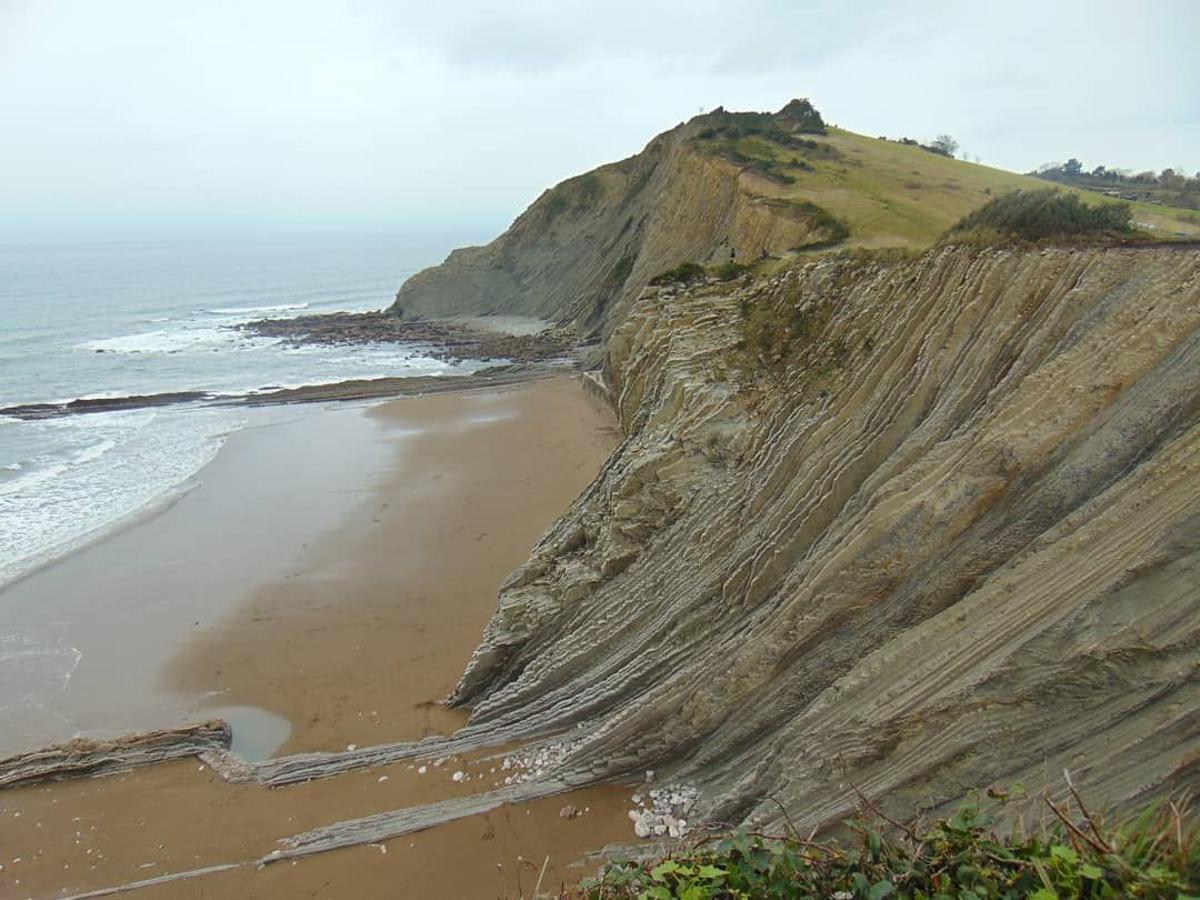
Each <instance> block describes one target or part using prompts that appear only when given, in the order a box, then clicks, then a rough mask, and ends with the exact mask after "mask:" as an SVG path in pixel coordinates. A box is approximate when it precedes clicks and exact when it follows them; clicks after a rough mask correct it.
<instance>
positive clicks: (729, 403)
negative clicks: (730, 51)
mask: <svg viewBox="0 0 1200 900" xmlns="http://www.w3.org/2000/svg"><path fill="white" fill-rule="evenodd" d="M763 322H766V323H767V324H768V325H769V326H770V327H769V328H765V329H761V331H763V332H765V333H766V334H767V335H768V338H764V339H762V340H761V341H760V340H759V338H758V337H757V335H758V334H759V332H756V331H755V330H754V329H755V323H760V324H761V323H763ZM1198 326H1200V253H1198V252H1196V251H1195V250H1194V249H1192V250H1172V249H1156V248H1151V249H1132V248H1120V249H1112V248H1109V249H1063V248H1059V249H1033V250H1021V249H976V248H968V247H943V248H938V249H935V250H932V251H930V252H928V253H926V254H925V255H924V256H922V257H920V258H919V259H915V260H907V261H898V262H886V263H885V262H880V261H872V260H870V259H853V258H848V257H835V258H825V259H821V260H818V261H813V262H809V263H807V264H799V265H797V266H796V267H794V268H792V269H791V270H788V271H786V272H784V273H783V274H780V275H778V276H777V277H774V278H772V279H771V280H769V281H760V282H750V281H746V282H742V283H738V284H733V285H729V284H721V285H718V284H713V283H709V284H706V285H703V286H700V287H696V288H693V289H686V290H685V289H678V288H650V289H647V291H646V292H644V293H643V294H642V295H641V296H640V298H639V299H638V300H637V302H636V303H635V304H634V305H633V306H632V308H631V310H630V313H629V315H628V316H627V317H626V318H625V319H624V321H623V322H622V323H621V324H620V325H618V326H617V327H616V328H615V330H614V332H613V333H612V335H611V338H610V339H609V341H608V343H607V350H606V361H605V366H604V373H603V374H604V387H605V388H606V390H607V393H608V394H609V395H610V396H611V398H612V399H613V402H614V405H615V407H616V410H617V413H618V416H619V419H620V423H621V426H622V428H623V430H624V435H625V437H624V440H623V442H622V443H621V445H620V446H619V448H618V449H617V450H616V451H615V453H614V454H613V456H612V457H611V459H610V460H609V461H608V462H607V463H606V464H605V466H604V467H603V469H602V470H601V472H600V473H599V475H598V476H597V477H596V479H595V480H594V481H593V483H592V484H591V485H590V486H589V487H588V488H587V489H586V490H585V492H584V493H583V494H582V495H581V496H580V497H579V498H578V499H577V500H576V502H575V503H574V504H573V505H572V506H571V507H570V508H569V510H568V511H567V512H566V513H565V514H564V515H563V516H562V517H561V518H560V520H559V521H558V522H557V523H556V524H555V525H554V526H553V527H552V528H551V529H550V530H549V531H548V532H547V533H546V534H545V535H544V536H543V538H542V539H541V540H540V542H539V543H538V544H537V546H536V547H535V548H534V550H533V553H532V556H531V558H530V559H529V560H528V562H526V563H525V564H524V565H523V566H522V567H521V568H520V569H519V570H518V571H517V572H515V573H514V574H513V575H512V576H511V577H510V578H509V579H508V580H507V581H506V582H505V584H504V585H503V587H502V590H501V594H500V605H499V609H498V611H497V612H496V614H495V616H494V618H493V619H492V621H491V623H490V624H489V626H488V627H487V630H486V633H485V635H484V638H483V642H482V644H481V646H480V647H479V649H478V650H477V651H476V653H475V655H474V658H473V659H472V660H471V663H470V665H469V667H468V668H467V670H466V672H465V673H464V675H463V677H462V680H461V682H460V684H459V686H458V688H457V691H456V692H455V694H454V696H453V698H452V701H453V702H455V703H460V704H471V705H472V706H473V713H472V719H471V724H470V726H468V729H467V731H466V732H464V733H463V735H464V736H466V735H467V734H476V735H481V734H486V733H491V734H505V735H509V736H514V735H517V734H520V733H522V732H527V733H528V732H537V731H547V730H552V729H559V730H564V731H565V730H567V729H572V730H571V732H570V733H571V734H572V736H573V741H574V742H573V745H572V746H573V749H572V751H571V753H570V754H569V755H568V757H567V758H566V759H565V760H564V762H563V769H562V772H561V777H567V778H570V779H571V780H575V779H586V778H603V777H617V776H621V775H631V774H632V775H634V776H640V773H641V772H642V771H643V770H645V769H647V768H651V767H653V768H655V769H657V770H659V772H660V774H661V776H662V777H663V778H669V779H674V780H677V781H678V780H686V781H687V782H688V783H692V784H695V785H696V786H697V787H699V788H700V790H701V794H700V797H701V799H700V803H699V807H700V808H699V810H698V812H699V813H700V815H692V816H690V817H689V818H693V819H701V818H703V817H704V816H708V817H713V818H717V819H720V820H722V821H727V822H728V821H739V820H747V821H750V822H754V823H763V824H779V821H780V819H781V817H782V815H783V814H782V812H781V805H782V808H783V809H786V810H787V811H788V814H789V815H790V817H791V821H792V822H793V823H794V824H795V825H796V826H797V827H805V826H807V825H815V824H819V823H827V822H831V821H835V820H837V819H839V818H841V817H843V816H844V815H845V814H846V813H847V811H848V810H849V809H850V808H851V807H852V806H853V804H854V795H853V793H852V790H853V789H852V787H851V786H852V785H853V786H854V787H857V788H858V789H861V790H862V791H863V792H865V793H866V794H868V795H869V796H871V797H874V798H884V804H885V806H886V807H888V808H890V809H892V810H894V811H897V812H909V811H911V810H912V809H913V808H914V806H917V805H924V806H927V807H933V808H938V807H940V806H944V805H945V804H948V803H952V802H956V801H957V800H958V799H959V798H961V797H962V796H963V794H964V793H965V792H966V791H968V790H969V789H971V788H974V787H981V786H986V785H988V784H993V783H1000V784H1006V783H1012V782H1018V781H1019V782H1022V783H1023V784H1024V785H1025V786H1026V788H1027V789H1028V790H1030V791H1036V790H1037V789H1040V788H1041V787H1042V786H1043V785H1050V784H1053V783H1055V782H1059V783H1061V773H1062V770H1063V769H1064V768H1070V769H1071V770H1072V772H1073V773H1074V775H1075V777H1076V780H1077V782H1078V783H1080V784H1081V785H1082V786H1084V788H1085V789H1086V791H1087V792H1088V795H1089V797H1091V798H1093V799H1094V801H1095V802H1096V803H1097V804H1115V805H1122V804H1131V803H1133V802H1135V801H1140V800H1141V799H1142V798H1144V797H1146V796H1147V795H1149V794H1155V793H1162V792H1165V791H1168V790H1171V789H1172V788H1177V787H1178V786H1179V785H1181V784H1184V783H1187V782H1188V781H1192V782H1194V781H1195V780H1196V778H1197V775H1200V330H1198ZM639 780H640V778H639Z"/></svg>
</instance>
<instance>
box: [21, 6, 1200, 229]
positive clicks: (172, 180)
mask: <svg viewBox="0 0 1200 900" xmlns="http://www.w3.org/2000/svg"><path fill="white" fill-rule="evenodd" d="M794 96H808V97H810V98H811V99H812V100H813V102H814V103H815V104H816V105H817V107H818V108H819V109H820V110H821V111H822V112H823V113H824V114H825V117H826V119H827V120H828V121H830V122H833V123H835V124H837V125H840V126H842V127H845V128H849V129H852V130H854V131H859V132H863V133H865V134H870V135H879V134H887V135H891V136H901V135H908V136H912V137H915V138H920V139H929V138H932V137H933V136H934V135H935V134H937V133H938V132H943V131H944V132H949V133H950V134H952V135H954V136H955V137H957V138H958V140H959V141H960V142H961V144H962V147H963V149H964V150H965V151H967V152H968V153H970V154H971V155H972V156H973V157H974V156H978V157H980V158H981V159H982V160H983V161H984V162H985V163H989V164H991V165H996V166H1001V167H1003V168H1007V169H1014V170H1021V171H1023V170H1028V169H1030V168H1033V167H1035V166H1037V165H1038V164H1040V163H1043V162H1046V161H1050V160H1062V159H1065V158H1067V157H1069V156H1078V157H1079V158H1080V159H1082V160H1083V161H1084V162H1085V163H1086V164H1087V165H1089V166H1092V165H1095V164H1098V163H1102V162H1103V163H1108V164H1115V165H1120V166H1126V167H1131V168H1135V169H1144V168H1155V169H1159V168H1162V167H1164V166H1184V167H1186V168H1187V170H1188V171H1190V172H1194V171H1196V170H1197V169H1200V2H1196V0H1178V2H1169V0H1160V2H1147V0H1142V2H1138V3H1131V2H1128V0H1122V2H1102V0H1092V2H1078V3H1073V2H1065V0H1038V2H1017V0H1007V2H995V3H991V2H989V3H983V2H977V0H976V2H972V0H961V2H940V0H906V2H874V3H853V4H852V3H847V2H844V0H835V2H803V0H776V2H771V0H722V2H711V0H686V2H661V3H656V2H652V0H635V2H625V0H603V2H595V3H592V2H568V0H553V2H552V0H546V2H533V0H508V2H504V3H484V2H470V0H460V2H453V0H441V2H440V3H439V2H431V0H422V2H405V0H390V2H384V0H204V2H196V0H105V2H99V0H0V242H12V241H21V242H23V241H43V240H77V239H83V240H104V239H155V238H187V237H198V238H210V237H248V236H272V235H289V234H359V233H395V234H406V233H413V234H415V233H423V232H424V233H439V234H447V235H452V236H456V235H469V236H472V237H487V236H490V235H491V234H494V233H495V232H498V231H499V230H501V229H503V227H505V226H506V225H507V223H508V222H509V221H511V219H512V218H513V217H514V216H515V215H516V214H517V213H518V212H519V211H520V210H521V209H523V208H524V207H525V206H526V205H527V204H528V203H529V202H530V201H531V200H533V199H534V198H535V197H536V196H537V195H538V193H540V192H541V191H542V190H543V189H544V188H546V187H548V186H550V185H552V184H554V183H556V182H557V181H559V180H561V179H562V178H565V177H567V176H569V175H572V174H575V173H578V172H580V171H584V170H586V169H589V168H591V167H593V166H595V165H598V164H600V163H603V162H607V161H610V160H614V159H619V158H622V157H625V156H628V155H630V154H632V153H635V152H637V151H638V150H639V149H640V148H641V147H642V146H643V145H644V144H645V143H646V142H647V141H648V140H649V139H650V138H651V137H652V136H653V135H655V134H656V133H658V132H660V131H663V130H665V129H667V128H670V127H671V126H673V125H675V124H677V123H678V122H680V121H682V120H683V119H686V118H688V117H690V116H692V115H694V114H696V113H697V112H698V111H700V110H701V109H705V110H707V109H711V108H712V107H715V106H717V105H719V104H720V105H724V106H725V107H726V108H730V109H776V108H778V107H780V106H782V105H783V104H784V103H785V102H786V101H787V100H788V99H790V98H791V97H794Z"/></svg>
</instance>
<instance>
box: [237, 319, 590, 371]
mask: <svg viewBox="0 0 1200 900" xmlns="http://www.w3.org/2000/svg"><path fill="white" fill-rule="evenodd" d="M241 328H242V330H243V331H246V332H248V333H249V334H253V335H257V336H259V337H273V338H278V339H280V340H283V341H284V342H285V343H288V344H291V345H293V346H304V345H310V344H326V345H332V344H373V343H407V344H424V345H427V346H428V349H429V353H430V355H431V356H434V357H436V358H438V359H442V360H446V361H450V362H455V361H459V360H464V359H478V360H483V361H484V362H490V361H491V360H494V359H504V360H508V361H510V362H513V363H530V362H542V361H544V360H549V359H556V358H561V357H564V356H567V355H569V354H570V353H571V351H572V350H573V349H574V347H575V345H576V344H577V343H578V333H577V332H576V331H575V329H573V328H562V327H550V328H546V329H544V330H542V331H540V332H537V333H535V334H510V333H507V332H504V331H501V330H493V329H487V328H480V327H476V326H473V325H472V324H471V323H469V322H466V321H462V320H455V319H426V320H422V321H406V320H404V319H401V318H400V317H399V316H396V315H392V314H390V313H386V312H366V313H328V314H325V315H317V316H298V317H296V318H290V319H260V320H258V321H256V322H247V323H246V324H245V325H242V326H241Z"/></svg>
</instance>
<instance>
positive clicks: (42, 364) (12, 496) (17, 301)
mask: <svg viewBox="0 0 1200 900" xmlns="http://www.w3.org/2000/svg"><path fill="white" fill-rule="evenodd" d="M461 243H463V241H455V240H451V239H445V240H411V239H410V240H398V239H383V238H372V239H362V240H349V239H338V240H330V241H304V242H274V243H272V242H237V243H235V242H195V243H192V242H188V243H176V242H173V243H114V244H88V245H62V246H34V247H12V246H10V247H4V246H0V408H4V407H8V406H14V405H18V404H25V403H43V402H63V401H69V400H73V399H76V398H85V397H122V396H131V395H141V394H154V393H160V392H165V391H185V390H199V391H209V392H214V393H242V392H247V391H255V390H263V389H269V388H276V387H294V386H298V385H304V384H322V383H330V382H336V381H342V380H345V379H350V378H373V377H383V376H406V375H438V374H449V373H451V372H461V371H469V370H470V369H472V368H474V367H475V366H474V365H473V364H472V363H470V362H465V363H460V364H458V365H450V364H447V363H443V362H440V361H438V360H435V359H432V358H430V357H429V356H428V355H427V353H426V352H424V349H423V348H422V347H420V346H402V345H395V344H379V345H365V346H353V347H313V346H310V347H301V348H294V347H288V346H286V345H284V344H283V343H281V342H279V341H276V340H274V339H269V338H258V337H249V336H247V335H245V334H243V333H242V332H241V331H239V329H238V328H237V326H238V325H239V324H241V323H244V322H247V321H250V320H252V319H258V318H267V317H278V316H296V315H303V314H312V313H320V312H333V311H338V310H353V311H360V310H368V309H379V308H381V307H384V306H386V305H387V304H388V303H390V302H391V299H392V296H393V295H394V293H395V291H396V288H397V287H399V285H400V284H401V283H402V282H403V281H404V279H405V278H406V277H408V276H409V275H410V274H412V273H413V272H414V271H417V270H418V269H421V268H424V267H425V266H428V265H432V264H435V263H437V262H439V261H440V260H441V259H442V258H444V256H445V255H446V253H447V252H448V251H449V250H450V249H452V247H453V246H457V245H459V244H461ZM246 421H247V414H246V411H245V410H239V409H237V408H235V407H230V408H213V407H205V406H201V405H185V406H172V407H159V408H155V409H141V410H128V411H115V412H103V413H90V414H85V415H71V416H64V417H61V418H55V419H43V420H40V421H22V420H18V419H14V418H7V417H2V416H0V589H2V588H3V586H4V585H5V584H7V583H11V582H12V581H13V580H15V579H17V578H20V577H21V576H22V575H24V574H27V573H28V572H30V571H32V570H33V569H34V568H36V567H37V566H39V565H41V564H43V563H45V562H47V561H50V560H52V559H54V558H55V557H57V556H60V555H62V554H64V553H66V552H68V551H69V550H71V549H72V548H74V547H76V546H79V545H80V544H81V543H84V542H85V541H87V540H90V539H92V538H94V537H96V536H97V535H99V534H102V533H103V532H104V531H105V530H106V529H108V528H111V527H113V526H114V525H115V524H116V523H117V522H120V521H121V520H123V519H125V518H127V517H129V516H131V515H134V514H136V513H137V512H138V511H140V510H143V509H145V508H147V507H148V506H150V505H152V504H155V503H157V502H162V501H163V500H165V499H167V498H169V497H171V496H173V495H175V494H177V493H178V492H180V491H182V490H185V489H186V488H187V486H188V485H189V483H190V482H191V480H192V479H193V478H194V476H195V475H196V473H197V472H199V471H200V469H202V468H203V467H204V465H205V464H206V463H207V462H209V461H210V460H211V459H212V458H213V456H214V455H215V454H216V453H217V451H218V450H219V448H220V446H221V444H222V443H223V442H224V440H225V438H226V437H227V436H228V435H229V434H230V433H231V432H233V431H235V430H237V429H238V428H240V427H243V426H244V425H245V424H246ZM2 599H3V598H2V597H0V602H2ZM3 649H4V648H2V647H0V650H3ZM8 649H9V650H13V651H14V652H16V651H18V650H19V649H20V648H15V647H10V648H8Z"/></svg>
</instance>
